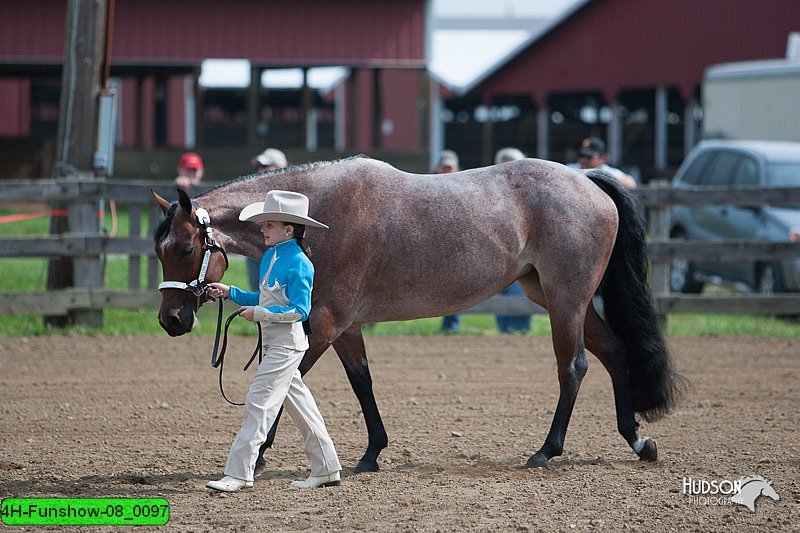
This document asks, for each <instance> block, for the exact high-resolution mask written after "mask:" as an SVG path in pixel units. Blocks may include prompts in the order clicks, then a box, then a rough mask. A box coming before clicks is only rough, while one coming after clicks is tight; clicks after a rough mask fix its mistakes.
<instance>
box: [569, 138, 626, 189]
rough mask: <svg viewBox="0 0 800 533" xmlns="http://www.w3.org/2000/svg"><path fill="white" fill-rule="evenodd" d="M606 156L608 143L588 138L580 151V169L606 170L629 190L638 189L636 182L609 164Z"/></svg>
mask: <svg viewBox="0 0 800 533" xmlns="http://www.w3.org/2000/svg"><path fill="white" fill-rule="evenodd" d="M607 161H608V158H607V156H606V143H604V142H603V141H602V140H601V139H598V138H597V137H587V138H585V139H584V140H583V142H582V143H581V146H580V148H579V149H578V168H580V169H581V170H590V169H593V168H596V169H599V170H604V171H606V172H608V173H609V174H611V175H612V176H614V177H615V178H617V180H619V182H620V183H621V184H622V185H623V187H625V188H627V189H635V188H636V180H635V179H633V178H632V177H631V176H629V175H628V174H625V173H624V172H623V171H621V170H620V169H618V168H614V167H612V166H610V165H609V164H608V162H607Z"/></svg>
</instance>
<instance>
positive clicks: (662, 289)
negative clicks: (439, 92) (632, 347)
mask: <svg viewBox="0 0 800 533" xmlns="http://www.w3.org/2000/svg"><path fill="white" fill-rule="evenodd" d="M650 185H651V187H654V188H661V187H668V186H669V182H668V181H665V180H652V181H651V182H650ZM648 227H649V229H650V238H651V239H656V240H660V241H664V240H667V239H669V205H668V204H665V203H658V204H655V205H652V206H651V207H650V209H648ZM650 289H651V291H652V292H653V295H654V300H655V301H654V302H653V303H654V304H655V306H656V312H657V313H658V322H659V325H660V326H661V330H662V331H666V329H667V319H668V317H667V314H666V313H662V312H661V305H660V302H659V296H660V295H662V294H667V293H669V261H667V260H664V259H658V260H655V261H651V262H650Z"/></svg>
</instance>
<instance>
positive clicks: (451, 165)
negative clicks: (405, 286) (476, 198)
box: [433, 150, 461, 333]
mask: <svg viewBox="0 0 800 533" xmlns="http://www.w3.org/2000/svg"><path fill="white" fill-rule="evenodd" d="M458 165H459V161H458V155H457V154H456V153H455V152H454V151H452V150H442V153H441V154H439V161H438V163H437V164H436V168H434V169H433V172H434V173H435V174H450V173H452V172H458V171H459V166H458ZM459 329H461V315H459V314H455V315H447V316H445V317H443V318H442V331H443V332H445V333H456V332H458V330H459Z"/></svg>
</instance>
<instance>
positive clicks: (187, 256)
mask: <svg viewBox="0 0 800 533" xmlns="http://www.w3.org/2000/svg"><path fill="white" fill-rule="evenodd" d="M151 192H152V194H153V198H154V199H155V201H156V203H157V204H158V205H159V207H161V211H162V212H163V213H164V215H165V219H164V220H163V221H162V222H161V224H160V225H159V226H158V227H157V228H156V229H155V231H154V232H153V240H154V241H155V251H156V255H157V256H158V259H159V260H160V261H161V269H162V273H163V279H164V280H165V281H164V282H163V283H161V285H159V290H160V291H161V308H160V309H159V311H158V322H159V323H160V324H161V327H162V328H164V330H165V331H166V332H167V333H169V335H170V336H172V337H177V336H179V335H183V334H184V333H188V332H190V331H191V330H192V328H193V327H194V326H195V324H196V323H197V316H196V313H197V310H198V309H199V308H200V306H202V305H203V304H204V303H205V302H206V301H208V300H209V297H208V296H207V295H206V292H205V288H206V285H207V284H208V283H210V282H216V281H219V280H221V279H222V276H223V274H224V273H225V270H226V269H227V267H228V258H227V255H226V254H225V250H224V249H223V248H222V246H221V245H220V244H219V243H217V241H216V240H214V238H213V236H212V230H211V220H210V217H209V215H208V212H207V211H206V210H205V209H203V208H202V207H200V206H199V204H197V203H196V202H193V201H192V200H191V199H190V198H189V196H188V195H187V194H186V192H185V191H183V190H182V189H178V201H177V202H175V203H172V204H171V203H169V202H168V201H167V200H165V199H164V198H162V197H161V196H159V195H158V194H156V192H155V191H151Z"/></svg>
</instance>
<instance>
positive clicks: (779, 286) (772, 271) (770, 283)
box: [756, 264, 800, 321]
mask: <svg viewBox="0 0 800 533" xmlns="http://www.w3.org/2000/svg"><path fill="white" fill-rule="evenodd" d="M756 290H757V291H758V293H759V294H760V295H761V296H772V295H773V294H775V293H776V292H785V288H784V287H783V282H782V279H781V272H780V267H779V266H778V265H775V264H761V265H758V270H757V271H756ZM777 317H778V318H781V319H786V320H793V321H797V320H800V315H795V314H790V315H777Z"/></svg>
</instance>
